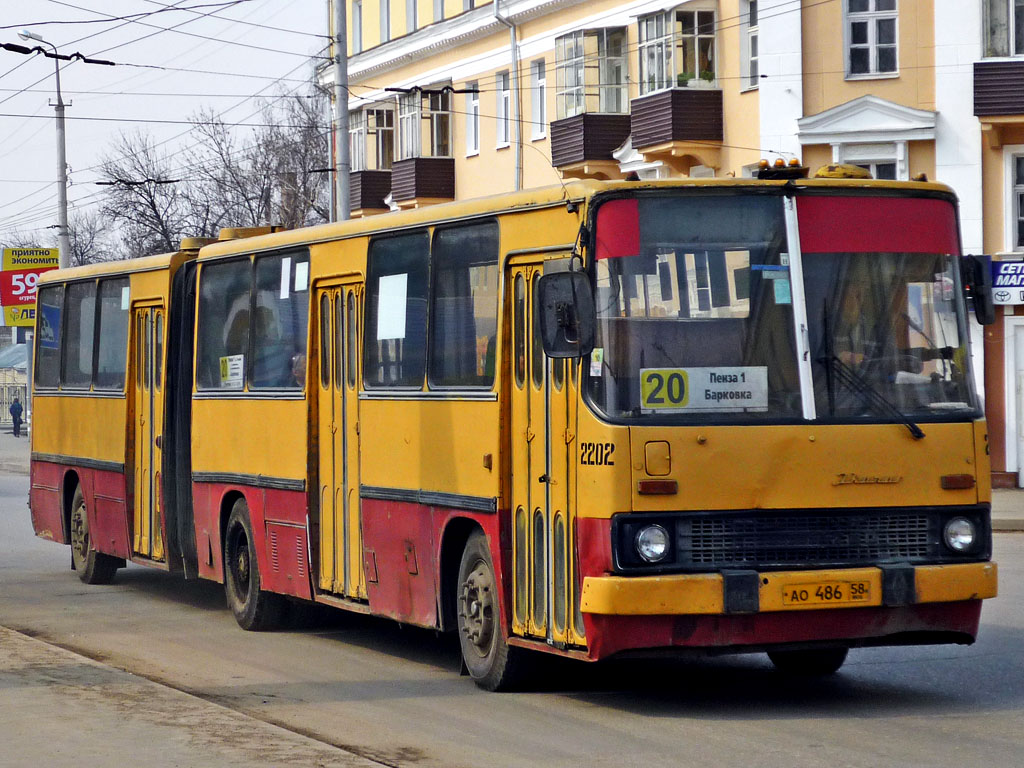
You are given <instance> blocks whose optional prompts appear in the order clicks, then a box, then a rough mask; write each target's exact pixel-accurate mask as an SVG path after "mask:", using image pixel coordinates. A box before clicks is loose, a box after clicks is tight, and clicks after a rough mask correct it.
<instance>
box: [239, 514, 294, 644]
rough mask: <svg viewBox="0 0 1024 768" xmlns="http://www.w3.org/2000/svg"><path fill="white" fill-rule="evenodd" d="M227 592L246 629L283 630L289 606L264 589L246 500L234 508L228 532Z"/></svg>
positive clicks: (282, 599) (241, 625)
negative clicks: (282, 624)
mask: <svg viewBox="0 0 1024 768" xmlns="http://www.w3.org/2000/svg"><path fill="white" fill-rule="evenodd" d="M224 592H225V594H226V595H227V599H228V606H229V607H230V608H231V612H232V613H233V614H234V615H235V621H237V622H238V625H239V626H240V627H241V628H242V629H246V630H250V631H253V632H260V631H263V630H268V629H276V628H278V627H279V626H281V623H282V621H283V619H284V615H285V610H286V608H287V605H286V603H285V599H284V597H282V596H281V595H277V594H274V593H272V592H264V591H263V589H262V582H261V579H260V568H259V563H258V560H257V558H256V545H255V543H254V542H253V537H252V524H251V523H250V522H249V505H248V504H246V503H245V499H238V500H237V501H236V502H235V503H234V506H232V507H231V515H230V516H229V517H228V524H227V527H226V528H225V529H224Z"/></svg>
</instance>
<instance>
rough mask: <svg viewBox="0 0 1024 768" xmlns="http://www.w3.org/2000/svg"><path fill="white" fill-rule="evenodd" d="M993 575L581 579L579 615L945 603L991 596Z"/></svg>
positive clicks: (847, 572) (953, 569)
mask: <svg viewBox="0 0 1024 768" xmlns="http://www.w3.org/2000/svg"><path fill="white" fill-rule="evenodd" d="M997 570H998V569H997V567H996V564H995V563H992V562H984V563H964V564H954V565H925V566H883V567H872V568H842V569H829V570H817V571H774V572H765V573H758V572H756V571H733V572H725V573H708V574H670V575H660V576H587V577H586V578H584V580H583V593H582V597H581V608H582V610H583V613H587V614H594V615H599V616H681V615H691V616H695V615H704V616H708V615H742V614H752V613H767V612H779V611H786V612H788V611H808V610H814V611H821V610H828V609H843V608H870V607H880V606H885V607H898V606H908V605H920V604H927V603H953V602H960V601H967V600H981V599H985V598H989V597H995V596H996V594H997Z"/></svg>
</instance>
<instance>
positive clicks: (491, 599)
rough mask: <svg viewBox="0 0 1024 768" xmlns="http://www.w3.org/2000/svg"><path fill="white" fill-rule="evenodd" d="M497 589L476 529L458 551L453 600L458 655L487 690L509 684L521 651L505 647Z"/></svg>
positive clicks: (486, 550)
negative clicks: (455, 603) (458, 559)
mask: <svg viewBox="0 0 1024 768" xmlns="http://www.w3.org/2000/svg"><path fill="white" fill-rule="evenodd" d="M498 593H499V589H498V584H497V581H496V580H495V578H494V565H493V564H492V563H491V552H490V548H489V547H488V546H487V537H486V536H484V534H483V532H482V531H477V532H476V533H474V534H473V535H472V536H470V537H469V541H467V542H466V548H465V549H464V550H463V551H462V562H461V564H460V565H459V584H458V595H457V596H456V602H457V607H458V630H459V644H460V646H461V647H462V659H463V661H464V662H465V664H466V669H467V670H469V675H470V677H472V678H473V681H474V682H475V683H476V684H477V685H478V686H480V687H481V688H483V689H485V690H488V691H500V690H507V689H509V688H511V687H512V686H514V685H515V682H516V680H517V679H518V675H519V673H520V671H521V669H522V659H521V655H522V651H520V650H519V649H516V648H509V646H508V643H506V642H505V637H504V635H503V634H502V632H501V613H500V611H501V608H500V604H499V601H498Z"/></svg>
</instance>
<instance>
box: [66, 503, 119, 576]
mask: <svg viewBox="0 0 1024 768" xmlns="http://www.w3.org/2000/svg"><path fill="white" fill-rule="evenodd" d="M71 562H72V564H73V565H74V567H75V571H76V572H77V573H78V578H79V579H81V580H82V581H84V582H85V583H86V584H109V583H110V582H111V581H113V580H114V574H115V573H117V569H118V566H120V565H121V560H120V559H119V558H116V557H111V556H110V555H105V554H103V553H102V552H97V551H96V550H95V549H93V547H92V539H91V538H90V536H89V515H88V514H87V512H86V508H85V494H84V493H82V486H80V485H79V486H78V487H77V488H75V495H74V496H73V497H72V499H71Z"/></svg>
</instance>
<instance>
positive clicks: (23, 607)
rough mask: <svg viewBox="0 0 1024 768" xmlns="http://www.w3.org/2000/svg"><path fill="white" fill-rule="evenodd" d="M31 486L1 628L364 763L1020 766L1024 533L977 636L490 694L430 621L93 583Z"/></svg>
mask: <svg viewBox="0 0 1024 768" xmlns="http://www.w3.org/2000/svg"><path fill="white" fill-rule="evenodd" d="M26 495H27V479H26V478H24V477H9V476H0V626H4V627H8V628H11V629H14V630H17V631H19V632H22V633H25V634H28V635H31V636H33V637H36V638H40V639H43V640H46V641H47V642H50V643H53V644H56V645H59V646H62V647H64V648H67V649H71V650H73V651H76V652H78V653H80V654H82V655H85V656H88V657H90V658H91V659H95V660H98V661H100V662H103V663H104V664H107V665H111V666H113V667H118V668H121V669H126V670H129V671H131V672H133V673H135V674H137V675H140V676H142V677H145V678H148V679H149V680H152V681H156V682H158V683H161V684H162V685H164V686H167V687H170V688H175V689H178V690H180V691H186V692H188V693H192V694H195V695H196V696H199V697H200V698H202V699H206V700H207V701H209V702H214V703H216V704H220V705H223V706H224V707H227V708H229V709H233V710H236V711H238V712H243V713H245V714H247V715H249V716H251V717H253V718H256V719H258V720H262V721H265V722H267V723H272V724H275V725H277V726H281V727H283V728H286V729H288V730H291V731H294V732H296V733H300V734H304V735H305V736H308V737H312V739H314V740H316V741H318V742H321V743H322V744H324V745H334V746H335V747H337V748H339V749H340V750H342V751H343V752H344V753H348V754H350V755H351V756H353V757H356V756H358V757H360V758H364V759H367V758H368V759H369V761H373V762H378V763H380V764H384V765H390V766H466V767H467V768H468V767H469V766H479V765H487V766H489V767H493V768H503V767H505V766H574V767H578V766H587V767H588V768H590V767H595V768H596V767H600V766H640V765H644V766H650V765H672V766H691V765H692V766H697V765H701V766H704V765H716V766H741V765H742V766H751V765H754V766H787V767H792V766H822V765H828V766H871V768H878V767H880V766H901V768H902V767H905V766H929V767H936V766H956V768H962V767H963V766H964V765H977V764H982V763H983V762H984V764H986V765H990V766H1016V765H1020V764H1021V763H1022V760H1024V757H1022V756H1024V728H1022V727H1021V726H1022V724H1024V662H1022V660H1021V654H1020V652H1021V648H1022V643H1021V640H1022V638H1024V588H1022V586H1021V584H1022V577H1024V534H999V535H998V536H997V538H996V543H995V552H996V560H997V561H998V562H999V565H1000V589H1001V592H1002V594H1001V596H1000V597H999V598H997V599H995V600H992V601H989V602H988V603H987V604H986V607H985V610H984V613H983V626H982V630H981V635H980V638H979V640H978V642H977V643H976V644H975V645H973V646H970V647H960V646H949V647H937V648H898V649H867V650H855V651H852V652H851V654H850V659H849V661H848V662H847V664H846V666H844V667H843V670H842V671H841V672H840V673H839V674H838V675H836V676H835V677H833V678H830V679H828V680H825V681H817V682H796V683H794V682H793V681H791V680H787V679H785V678H783V677H781V676H780V675H778V674H777V673H775V672H774V671H773V670H772V669H771V667H770V665H769V663H768V662H767V659H766V658H765V657H763V656H750V657H738V658H731V659H715V660H708V661H694V662H685V663H684V662H679V663H664V662H659V663H654V662H643V663H640V662H634V663H628V664H627V663H622V664H613V665H602V666H597V667H595V666H591V665H580V664H572V665H565V666H559V667H557V668H555V669H553V670H551V671H550V673H549V677H548V680H547V682H546V683H544V684H543V685H541V686H539V687H538V689H537V690H534V691H531V692H527V693H516V694H488V693H484V692H482V691H479V690H477V689H476V688H475V686H473V684H472V683H471V682H470V681H469V680H468V679H467V678H464V677H459V674H458V670H459V662H458V649H457V647H456V645H455V644H454V643H453V641H452V640H451V639H448V638H439V637H437V636H436V635H435V634H434V633H432V632H425V631H421V630H415V629H409V628H404V629H403V628H401V627H399V626H397V625H396V624H394V623H393V622H390V621H385V620H379V619H371V618H366V617H359V616H348V615H345V614H337V615H335V616H332V617H331V619H330V620H329V621H328V622H327V623H326V624H319V625H317V626H314V627H311V628H308V629H304V630H301V631H289V632H278V633H251V632H244V631H242V630H241V629H239V628H238V626H237V625H236V624H235V622H234V619H233V618H232V617H231V614H230V613H229V612H228V610H227V609H226V607H225V604H224V598H223V592H222V588H221V587H220V585H217V584H212V583H207V582H184V581H182V580H181V579H179V578H178V577H175V576H170V575H168V574H165V573H161V572H158V571H153V570H149V569H146V568H141V567H136V566H132V567H129V568H127V569H125V570H123V571H121V572H119V574H118V578H117V580H116V582H115V583H114V584H113V585H110V586H105V587H89V586H86V585H84V584H82V583H80V582H79V581H78V578H77V577H76V576H75V574H74V573H73V572H72V571H71V570H70V568H69V563H70V553H69V550H68V549H67V548H66V547H62V546H59V545H55V544H52V543H50V542H45V541H40V540H38V539H35V538H34V537H33V536H32V532H31V525H30V522H29V516H28V509H27V506H26V502H25V499H26ZM2 688H3V687H2V686H0V697H2V696H3V695H4V691H3V689H2ZM83 695H85V694H84V693H83ZM130 711H131V710H129V712H130ZM127 720H128V722H129V723H130V722H132V717H131V715H129V716H128V718H127ZM182 727H188V728H191V727H195V726H194V725H189V724H188V723H187V722H185V723H184V724H183V725H182ZM3 737H4V724H3V723H0V739H3ZM144 752H145V749H144V747H141V751H140V754H139V755H138V756H137V757H138V760H139V761H142V762H144V761H145V756H144ZM0 753H2V748H0ZM0 757H2V755H0ZM123 757H125V756H124V755H120V756H118V755H111V759H120V758H123ZM265 758H266V759H265V760H264V761H262V764H264V765H271V764H274V760H273V758H272V756H271V753H266V755H265ZM2 762H3V760H2V759H0V763H2ZM360 762H363V761H360ZM253 764H261V761H259V760H256V761H254V762H253Z"/></svg>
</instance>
